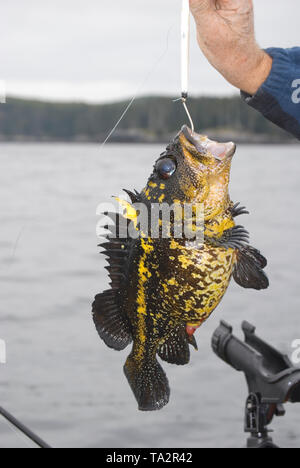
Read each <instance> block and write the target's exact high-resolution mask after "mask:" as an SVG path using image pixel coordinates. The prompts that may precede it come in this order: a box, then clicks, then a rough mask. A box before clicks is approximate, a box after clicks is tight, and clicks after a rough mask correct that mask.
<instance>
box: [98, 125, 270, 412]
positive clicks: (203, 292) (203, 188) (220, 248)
mask: <svg viewBox="0 0 300 468" xmlns="http://www.w3.org/2000/svg"><path fill="white" fill-rule="evenodd" d="M202 145H203V146H202ZM223 146H224V152H223V153H221V154H220V152H221V150H222V148H223ZM223 146H222V145H220V144H217V143H214V142H211V141H210V140H208V139H207V138H206V137H202V136H200V135H198V136H197V138H196V139H195V140H194V137H193V136H192V134H191V132H190V131H189V129H187V128H186V127H185V128H184V129H183V130H182V132H180V133H179V135H178V136H177V137H176V138H175V140H174V141H173V142H172V143H171V144H170V145H169V146H168V148H167V150H166V152H165V153H163V154H162V155H161V157H160V158H159V161H161V160H164V161H165V160H167V161H169V159H168V158H171V160H172V161H174V162H176V171H175V172H174V174H172V176H171V177H170V178H166V179H165V178H162V177H161V174H160V173H158V172H157V170H156V169H154V172H153V174H152V175H151V177H150V179H149V181H148V183H147V185H146V187H145V189H144V190H143V191H142V192H141V193H140V194H137V193H135V194H133V193H130V192H128V193H129V195H130V196H131V200H132V202H139V203H144V204H145V205H147V206H149V208H150V207H151V205H152V204H153V203H160V204H161V203H167V204H169V205H173V204H174V203H179V204H183V203H191V204H203V206H204V222H205V223H204V242H203V244H197V243H195V242H191V241H190V240H188V239H186V238H184V237H183V238H180V239H178V238H174V237H171V238H166V239H163V238H158V239H156V238H155V239H154V238H151V237H150V236H149V235H148V233H142V236H141V237H139V238H138V239H128V238H124V239H122V237H121V238H118V239H109V242H108V243H107V244H106V245H105V249H106V251H105V253H106V255H107V256H108V259H109V267H108V270H109V273H110V277H111V279H112V283H111V290H110V291H106V292H105V293H103V294H100V295H98V296H96V299H95V302H94V305H93V316H94V321H95V324H96V328H97V330H98V332H99V335H100V337H101V338H102V339H103V340H104V341H105V343H106V344H107V345H108V346H110V347H111V348H114V349H117V350H121V349H124V348H125V347H126V346H128V345H129V344H130V343H131V342H132V350H131V353H130V355H129V356H128V358H127V361H126V363H125V366H124V372H125V375H126V377H127V379H128V382H129V384H130V386H131V388H132V391H133V393H134V395H135V397H136V400H137V402H138V406H139V409H140V410H143V411H152V410H158V409H161V408H162V407H164V406H165V405H166V404H167V403H168V401H169V397H170V388H169V383H168V379H167V377H166V374H165V372H164V370H163V368H162V366H161V365H160V363H159V362H158V360H157V356H159V357H160V358H161V359H162V360H164V361H167V362H169V363H172V364H177V365H184V364H187V363H188V362H189V360H190V346H194V347H195V348H197V344H196V341H195V338H194V336H189V335H188V333H187V331H186V330H187V326H190V327H199V326H200V325H201V324H202V323H203V322H205V320H207V319H208V317H209V316H210V315H211V313H212V312H213V311H214V310H215V309H216V307H217V306H218V305H219V303H220V301H221V300H222V298H223V296H224V294H225V292H226V290H227V288H228V286H229V283H230V280H231V278H232V276H233V277H234V279H235V280H236V281H237V283H238V284H240V285H241V286H243V287H245V288H247V287H251V288H255V289H258V290H259V289H265V288H267V287H268V284H269V283H268V279H267V277H266V275H265V273H264V272H263V269H264V268H265V266H266V263H267V262H266V260H265V258H264V257H263V256H262V255H261V254H260V252H259V251H257V250H256V249H254V248H252V247H250V246H249V245H247V241H248V234H247V231H245V229H244V228H243V227H241V226H236V223H235V218H236V217H237V216H239V215H241V214H246V213H247V212H246V210H245V208H243V207H241V206H239V204H236V205H234V204H233V203H232V202H231V200H230V197H229V192H228V186H229V178H230V168H231V161H232V156H233V154H234V152H235V147H234V145H233V144H227V145H223ZM199 148H200V150H199ZM214 152H216V156H214ZM155 167H157V165H156V166H155ZM124 206H125V211H124V217H125V218H126V219H127V221H128V223H129V222H132V220H133V218H134V210H132V209H131V207H130V205H126V203H125V205H124Z"/></svg>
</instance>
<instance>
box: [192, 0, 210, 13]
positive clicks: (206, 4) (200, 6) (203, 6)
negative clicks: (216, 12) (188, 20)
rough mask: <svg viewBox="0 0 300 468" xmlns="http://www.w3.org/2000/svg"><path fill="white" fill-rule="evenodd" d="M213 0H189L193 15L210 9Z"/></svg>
mask: <svg viewBox="0 0 300 468" xmlns="http://www.w3.org/2000/svg"><path fill="white" fill-rule="evenodd" d="M214 4H215V1H214V0H190V9H191V12H192V13H193V15H195V14H198V13H203V12H205V11H209V10H212V8H213V6H214Z"/></svg>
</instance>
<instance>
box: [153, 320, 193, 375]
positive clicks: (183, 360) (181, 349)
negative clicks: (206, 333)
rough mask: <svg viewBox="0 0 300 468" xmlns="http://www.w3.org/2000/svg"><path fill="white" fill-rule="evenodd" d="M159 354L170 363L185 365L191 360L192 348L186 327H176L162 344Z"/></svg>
mask: <svg viewBox="0 0 300 468" xmlns="http://www.w3.org/2000/svg"><path fill="white" fill-rule="evenodd" d="M157 353H158V356H159V357H160V358H161V359H162V360H163V361H165V362H168V363H169V364H177V365H178V366H184V365H185V364H188V363H189V362H190V348H189V343H188V336H187V334H186V332H185V328H184V326H183V327H180V328H175V329H174V330H173V331H172V332H171V333H170V334H169V335H168V337H167V338H166V339H165V341H164V342H163V343H162V344H161V345H160V347H159V349H158V352H157Z"/></svg>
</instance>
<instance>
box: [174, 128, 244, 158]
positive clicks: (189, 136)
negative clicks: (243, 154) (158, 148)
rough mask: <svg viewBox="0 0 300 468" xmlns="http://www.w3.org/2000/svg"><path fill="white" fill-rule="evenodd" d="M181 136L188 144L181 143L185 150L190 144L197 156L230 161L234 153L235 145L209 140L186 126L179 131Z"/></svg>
mask: <svg viewBox="0 0 300 468" xmlns="http://www.w3.org/2000/svg"><path fill="white" fill-rule="evenodd" d="M181 134H183V136H184V137H185V140H186V141H187V143H188V144H186V143H185V142H183V144H184V146H185V147H186V149H187V150H189V146H190V144H191V145H193V146H194V148H195V149H196V151H197V153H199V156H206V157H209V156H212V157H214V158H215V159H216V160H217V161H225V160H228V159H231V158H232V157H233V155H234V153H235V151H236V145H235V143H233V142H232V141H231V142H228V143H218V142H217V141H213V140H210V139H209V138H208V137H207V136H204V135H200V134H199V133H196V132H193V131H192V130H191V129H190V128H189V127H188V126H187V125H184V126H183V127H182V129H181Z"/></svg>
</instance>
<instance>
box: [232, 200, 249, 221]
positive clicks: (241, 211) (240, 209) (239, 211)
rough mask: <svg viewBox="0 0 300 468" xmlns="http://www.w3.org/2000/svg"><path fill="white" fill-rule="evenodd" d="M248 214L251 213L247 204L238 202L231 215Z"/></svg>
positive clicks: (234, 216)
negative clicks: (243, 204)
mask: <svg viewBox="0 0 300 468" xmlns="http://www.w3.org/2000/svg"><path fill="white" fill-rule="evenodd" d="M246 214H249V211H248V210H247V208H246V207H245V206H241V204H240V203H236V204H235V205H233V207H232V208H231V215H232V217H233V218H236V217H237V216H241V215H246Z"/></svg>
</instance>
